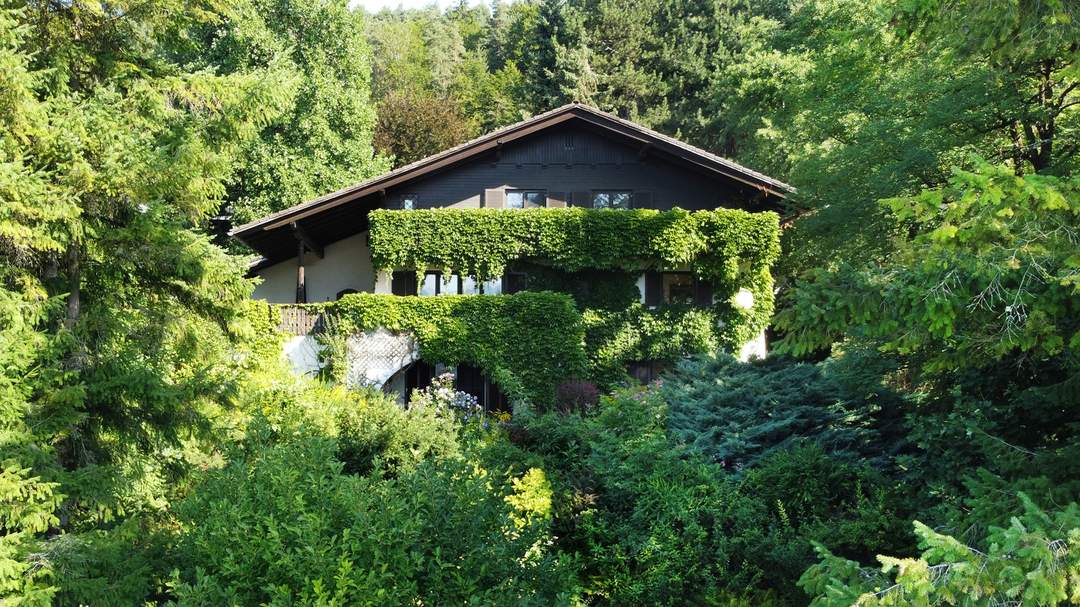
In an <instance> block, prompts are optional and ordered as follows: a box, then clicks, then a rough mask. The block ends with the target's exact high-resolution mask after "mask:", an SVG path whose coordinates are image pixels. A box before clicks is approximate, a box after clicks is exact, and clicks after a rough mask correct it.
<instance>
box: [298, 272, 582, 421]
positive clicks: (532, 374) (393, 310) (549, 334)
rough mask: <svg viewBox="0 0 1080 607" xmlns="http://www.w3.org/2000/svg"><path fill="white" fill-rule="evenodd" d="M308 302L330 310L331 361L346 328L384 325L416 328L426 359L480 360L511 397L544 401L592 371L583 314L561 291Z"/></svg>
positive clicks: (353, 331) (410, 330)
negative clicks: (564, 382)
mask: <svg viewBox="0 0 1080 607" xmlns="http://www.w3.org/2000/svg"><path fill="white" fill-rule="evenodd" d="M305 307H307V308H309V309H313V310H319V311H321V312H323V313H324V314H326V315H327V317H328V320H327V323H326V324H327V326H328V329H329V331H328V333H326V334H324V335H323V336H322V339H324V341H325V342H326V344H327V345H328V346H330V348H329V351H330V352H331V357H332V359H331V361H330V362H331V363H332V364H334V363H340V362H341V361H342V360H343V359H341V358H339V356H340V354H343V352H340V351H339V349H340V348H341V346H342V345H343V339H344V338H345V337H346V336H349V335H354V334H356V333H359V332H363V331H370V330H373V329H376V328H379V327H383V328H386V329H388V330H390V331H393V332H401V333H410V334H412V335H413V336H414V337H415V338H416V340H417V343H418V345H419V347H420V356H421V358H423V359H424V360H427V361H429V362H433V363H442V364H446V365H459V364H469V365H473V366H476V367H479V368H480V369H482V370H483V371H484V372H485V373H486V374H487V376H488V377H489V378H491V380H492V381H494V382H495V383H496V384H498V385H499V387H500V388H501V389H502V390H503V392H504V393H506V394H507V396H509V397H510V398H512V399H516V400H524V401H527V402H531V403H534V404H536V405H539V406H542V407H543V406H547V405H550V404H551V403H552V402H553V401H554V398H555V387H556V386H557V385H558V383H559V382H561V381H562V380H564V379H566V378H568V377H581V376H583V375H584V374H585V372H586V359H585V353H584V348H583V343H584V330H583V327H582V322H581V314H580V313H579V312H578V310H577V308H576V307H575V306H574V301H573V299H571V298H570V297H569V296H568V295H565V294H562V293H548V292H544V293H533V292H521V293H516V294H514V295H505V296H485V295H447V296H439V297H415V296H410V297H401V296H396V295H375V294H371V293H355V294H352V295H346V296H344V297H342V298H341V299H340V300H338V301H335V302H330V303H325V304H308V305H307V306H305ZM335 340H337V343H334V342H335ZM335 358H336V359H337V360H334V359H335Z"/></svg>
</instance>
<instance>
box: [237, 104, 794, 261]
mask: <svg viewBox="0 0 1080 607" xmlns="http://www.w3.org/2000/svg"><path fill="white" fill-rule="evenodd" d="M570 122H573V123H574V124H576V125H581V126H585V127H587V128H589V130H592V131H594V132H598V133H599V134H601V135H604V136H607V137H610V138H612V139H616V140H620V141H622V142H624V143H626V144H629V145H633V146H636V147H637V148H638V150H639V153H640V154H641V155H642V156H644V155H649V156H657V157H662V158H664V159H665V160H667V161H669V162H675V163H677V164H681V165H683V166H688V167H689V168H692V169H694V170H696V171H699V172H703V173H706V174H709V175H714V176H717V177H720V178H726V179H730V180H732V181H734V182H736V183H738V184H740V185H741V187H743V188H745V189H749V190H752V191H757V192H759V193H760V194H761V195H762V198H764V199H766V200H772V201H773V202H780V201H782V200H783V199H784V198H786V197H787V196H788V194H790V193H792V192H794V189H793V188H792V187H791V186H789V185H787V184H785V183H783V182H781V181H778V180H776V179H773V178H771V177H768V176H767V175H764V174H762V173H758V172H756V171H753V170H751V169H748V168H746V167H743V166H741V165H739V164H737V163H735V162H732V161H730V160H727V159H725V158H721V157H719V156H716V155H714V154H711V153H709V152H706V151H705V150H702V149H699V148H696V147H694V146H691V145H689V144H686V143H683V142H681V141H679V140H677V139H674V138H672V137H668V136H666V135H663V134H661V133H658V132H656V131H653V130H651V129H647V128H645V127H643V126H640V125H637V124H634V123H633V122H630V121H628V120H623V119H621V118H618V117H616V116H612V115H611V114H607V113H605V112H601V111H599V110H596V109H594V108H591V107H588V106H584V105H580V104H570V105H565V106H563V107H560V108H558V109H555V110H552V111H550V112H546V113H543V114H539V115H537V116H534V117H532V118H530V119H528V120H525V121H523V122H519V123H517V124H513V125H510V126H508V127H505V128H502V129H499V130H497V131H494V132H492V133H489V134H487V135H484V136H481V137H478V138H476V139H473V140H471V141H469V142H466V143H463V144H461V145H458V146H455V147H452V148H449V149H447V150H444V151H442V152H439V153H438V154H434V155H432V156H429V157H427V158H424V159H422V160H418V161H416V162H413V163H411V164H407V165H405V166H402V167H399V168H397V169H394V170H393V171H390V172H389V173H385V174H383V175H380V176H379V177H375V178H373V179H369V180H367V181H364V182H361V183H358V184H356V185H352V186H349V187H346V188H342V189H340V190H338V191H336V192H331V193H329V194H326V195H325V196H320V197H319V198H315V199H314V200H310V201H308V202H304V203H302V204H298V205H296V206H293V207H290V208H288V209H284V210H282V211H278V212H276V213H272V214H270V215H267V216H266V217H263V218H260V219H257V220H255V221H252V222H249V223H246V224H244V225H241V226H238V227H236V228H233V229H232V230H231V231H230V232H229V235H230V236H233V237H235V238H237V239H239V240H240V241H242V242H244V243H245V244H247V245H248V246H249V247H251V248H252V249H254V250H256V251H257V252H259V253H260V254H261V255H262V258H263V259H262V260H261V261H260V262H259V267H265V264H268V263H272V262H275V261H280V260H283V259H287V258H288V257H290V256H292V255H294V254H295V252H296V248H297V242H298V240H300V241H301V242H302V240H301V238H302V236H306V235H308V234H318V235H319V240H320V242H321V243H322V244H324V245H325V244H329V243H331V242H335V241H337V240H340V239H341V238H344V237H347V236H350V235H353V234H357V233H359V232H363V231H365V230H367V214H368V212H369V211H371V210H374V209H377V208H383V207H385V206H386V196H387V191H388V190H389V189H391V188H394V187H396V186H400V185H402V184H404V183H407V182H410V181H412V180H415V179H421V178H423V177H426V176H428V175H432V174H435V173H438V172H441V171H444V170H447V169H449V168H452V167H454V166H458V165H460V164H463V163H466V162H469V161H472V160H476V159H478V158H480V157H483V156H484V155H487V154H493V153H497V151H498V150H499V148H501V147H502V146H503V145H505V144H508V143H511V142H514V141H517V140H520V139H523V138H526V137H528V136H530V135H533V134H534V133H537V132H539V131H543V130H545V129H548V128H551V127H554V126H556V125H560V124H565V123H570ZM307 237H308V238H310V236H307Z"/></svg>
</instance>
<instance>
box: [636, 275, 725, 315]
mask: <svg viewBox="0 0 1080 607" xmlns="http://www.w3.org/2000/svg"><path fill="white" fill-rule="evenodd" d="M644 282H645V289H644V291H645V292H644V303H645V305H646V306H650V307H655V306H660V305H664V304H677V305H689V306H697V307H708V306H711V305H712V304H713V296H712V288H711V287H710V286H709V283H707V282H705V281H703V280H698V279H697V278H695V277H694V275H693V274H691V273H690V272H645V276H644Z"/></svg>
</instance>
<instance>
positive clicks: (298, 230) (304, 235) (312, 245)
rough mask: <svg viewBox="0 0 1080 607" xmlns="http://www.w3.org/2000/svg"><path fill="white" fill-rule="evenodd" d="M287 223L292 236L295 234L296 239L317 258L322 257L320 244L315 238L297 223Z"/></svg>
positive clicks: (322, 252) (323, 253)
mask: <svg viewBox="0 0 1080 607" xmlns="http://www.w3.org/2000/svg"><path fill="white" fill-rule="evenodd" d="M289 225H290V227H292V231H293V236H296V240H298V241H300V242H302V243H304V246H305V247H307V249H308V250H309V251H311V252H312V253H314V254H315V255H316V256H317V257H318V258H319V259H322V258H323V256H324V255H325V252H324V251H323V247H322V245H321V244H319V243H318V242H316V241H315V239H314V238H312V237H311V234H308V231H307V230H305V229H304V228H303V227H302V226H301V225H300V224H299V223H297V222H295V221H294V222H292V223H291V224H289Z"/></svg>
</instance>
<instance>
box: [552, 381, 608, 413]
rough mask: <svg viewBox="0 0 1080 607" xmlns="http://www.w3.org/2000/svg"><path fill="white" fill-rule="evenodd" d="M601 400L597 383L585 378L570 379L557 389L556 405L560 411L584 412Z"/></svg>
mask: <svg viewBox="0 0 1080 607" xmlns="http://www.w3.org/2000/svg"><path fill="white" fill-rule="evenodd" d="M599 402H600V390H598V389H597V388H596V384H594V383H592V382H591V381H585V380H583V379H569V380H567V381H564V382H563V383H561V384H559V387H558V389H557V390H556V391H555V407H556V408H557V410H558V411H559V412H560V413H574V412H580V413H584V412H585V411H588V410H589V409H591V408H593V407H595V406H596V404H597V403H599Z"/></svg>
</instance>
